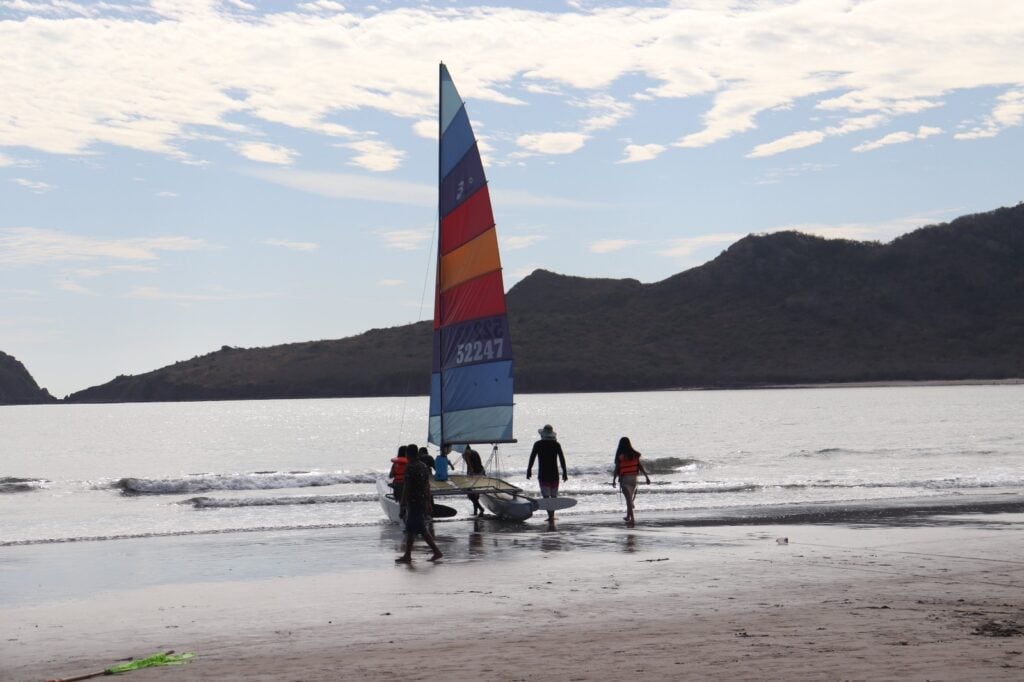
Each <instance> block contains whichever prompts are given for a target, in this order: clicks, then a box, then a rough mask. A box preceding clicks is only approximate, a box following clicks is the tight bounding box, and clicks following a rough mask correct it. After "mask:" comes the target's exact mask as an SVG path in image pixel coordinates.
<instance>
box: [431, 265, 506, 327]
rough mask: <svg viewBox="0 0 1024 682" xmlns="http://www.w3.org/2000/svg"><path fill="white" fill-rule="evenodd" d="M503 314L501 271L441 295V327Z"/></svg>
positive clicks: (453, 288) (503, 298)
mask: <svg viewBox="0 0 1024 682" xmlns="http://www.w3.org/2000/svg"><path fill="white" fill-rule="evenodd" d="M504 312H505V288H504V285H503V284H502V280H501V270H495V271H494V272H491V273H488V274H486V275H484V276H483V277H477V278H476V279H471V280H469V281H468V282H465V283H463V284H460V285H458V286H456V287H452V288H451V289H449V290H448V291H446V292H444V293H443V294H441V326H442V327H447V326H449V325H452V324H457V323H459V322H465V321H466V320H475V319H477V318H479V317H490V316H492V315H501V314H503V313H504Z"/></svg>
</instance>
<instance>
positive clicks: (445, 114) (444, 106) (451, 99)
mask: <svg viewBox="0 0 1024 682" xmlns="http://www.w3.org/2000/svg"><path fill="white" fill-rule="evenodd" d="M461 108H462V98H461V97H459V91H458V90H456V89H455V83H453V82H452V77H451V76H450V75H448V67H447V66H445V65H444V64H442V65H441V134H442V135H443V134H444V131H445V130H447V129H448V126H449V124H451V122H452V119H453V118H455V114H457V113H459V109H461Z"/></svg>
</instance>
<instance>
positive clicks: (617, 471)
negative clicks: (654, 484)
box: [612, 436, 651, 528]
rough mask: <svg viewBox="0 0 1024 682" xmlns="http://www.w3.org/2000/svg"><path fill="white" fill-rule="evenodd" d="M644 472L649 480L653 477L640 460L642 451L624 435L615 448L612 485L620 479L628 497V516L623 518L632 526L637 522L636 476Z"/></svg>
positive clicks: (622, 489)
mask: <svg viewBox="0 0 1024 682" xmlns="http://www.w3.org/2000/svg"><path fill="white" fill-rule="evenodd" d="M638 473H642V474H643V475H644V478H646V479H647V482H648V483H650V482H651V477H650V476H648V475H647V471H646V470H645V469H644V465H643V463H642V462H641V461H640V453H639V452H637V451H636V450H634V449H633V444H632V443H630V442H629V439H628V438H626V437H625V436H623V437H622V438H620V439H619V447H618V448H616V450H615V462H614V464H613V466H612V485H615V479H616V478H618V479H619V489H620V490H621V491H622V495H623V497H625V498H626V516H625V518H624V519H623V520H624V521H625V522H626V525H627V526H628V527H630V528H632V527H633V526H634V524H635V523H636V521H635V519H634V517H633V506H634V505H633V503H634V501H635V500H636V476H637V474H638Z"/></svg>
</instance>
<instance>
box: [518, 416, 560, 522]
mask: <svg viewBox="0 0 1024 682" xmlns="http://www.w3.org/2000/svg"><path fill="white" fill-rule="evenodd" d="M537 433H538V434H540V440H539V441H537V442H536V443H534V444H533V449H532V450H530V463H529V464H527V465H526V478H527V479H529V478H530V477H531V475H532V473H533V460H534V459H536V460H537V482H538V483H539V484H540V496H541V497H558V466H559V464H561V466H562V480H563V481H568V480H569V474H568V473H566V469H565V455H564V454H563V452H562V446H561V445H560V444H559V442H558V436H557V434H556V433H555V430H554V428H552V426H551V424H545V425H544V428H542V429H538V430H537ZM554 522H555V512H554V510H548V523H549V524H553V523H554Z"/></svg>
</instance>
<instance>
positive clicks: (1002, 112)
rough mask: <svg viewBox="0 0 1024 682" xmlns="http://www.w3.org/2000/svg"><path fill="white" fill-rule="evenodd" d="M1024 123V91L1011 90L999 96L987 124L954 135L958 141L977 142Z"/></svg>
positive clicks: (986, 120) (986, 121)
mask: <svg viewBox="0 0 1024 682" xmlns="http://www.w3.org/2000/svg"><path fill="white" fill-rule="evenodd" d="M1022 123H1024V90H1011V91H1010V92H1007V93H1004V94H1002V95H1000V96H999V98H998V100H997V104H996V106H995V107H994V108H993V109H992V113H991V114H989V115H988V116H986V117H985V122H984V123H983V124H982V125H980V126H975V127H974V128H972V129H971V130H969V131H967V132H965V133H956V134H955V135H953V137H954V138H956V139H957V140H976V139H979V138H984V137H995V136H996V135H998V134H999V132H1000V131H1002V130H1003V129H1005V128H1012V127H1014V126H1019V125H1021V124H1022Z"/></svg>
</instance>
